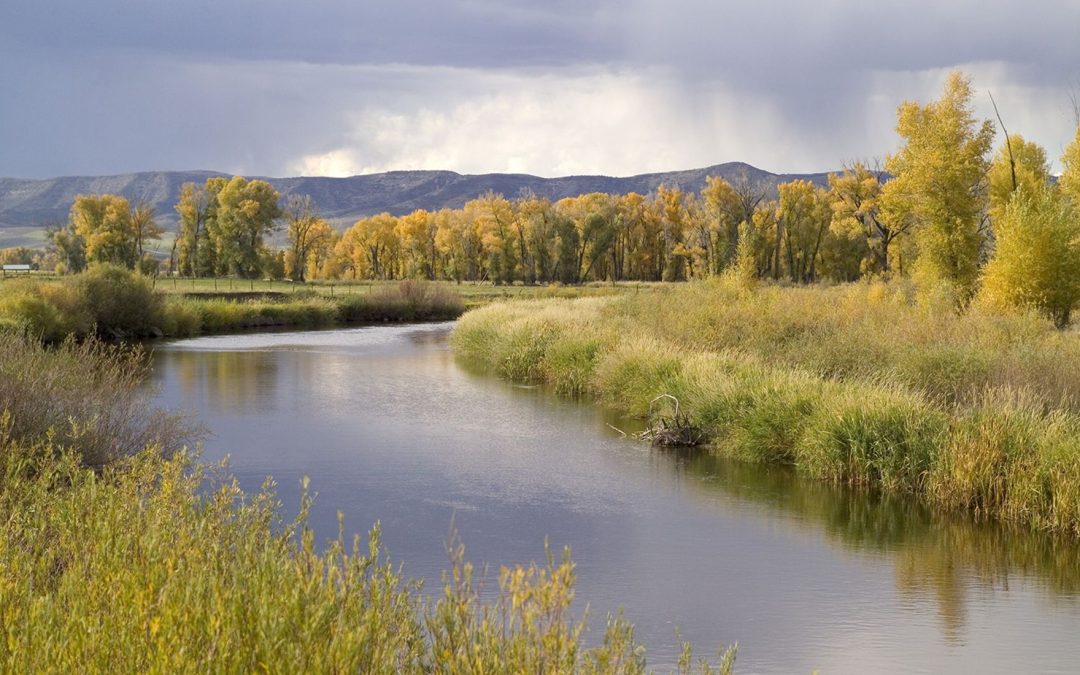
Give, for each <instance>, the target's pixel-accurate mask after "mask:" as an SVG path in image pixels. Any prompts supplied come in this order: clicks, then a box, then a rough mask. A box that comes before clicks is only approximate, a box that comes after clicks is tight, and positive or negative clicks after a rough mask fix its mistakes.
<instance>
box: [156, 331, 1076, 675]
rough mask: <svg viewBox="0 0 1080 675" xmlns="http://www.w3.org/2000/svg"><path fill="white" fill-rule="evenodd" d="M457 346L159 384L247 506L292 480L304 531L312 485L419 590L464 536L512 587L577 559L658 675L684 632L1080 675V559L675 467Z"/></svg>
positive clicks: (721, 469)
mask: <svg viewBox="0 0 1080 675" xmlns="http://www.w3.org/2000/svg"><path fill="white" fill-rule="evenodd" d="M450 328H451V326H450V324H434V325H423V326H394V327H374V328H358V329H348V330H334V331H324V332H305V333H273V334H256V335H243V336H223V337H205V338H197V339H191V340H182V341H176V342H170V343H161V344H157V345H155V347H154V362H155V369H154V384H155V385H156V386H157V388H158V391H159V393H158V398H159V400H160V402H161V403H162V404H164V405H166V406H169V407H175V408H182V409H186V410H189V411H191V412H192V413H194V414H195V415H196V416H197V417H198V418H199V420H200V421H201V422H202V423H203V424H205V425H206V426H207V427H208V428H209V430H210V431H211V432H212V436H211V437H210V438H209V439H208V440H207V442H206V448H205V453H204V457H206V458H207V459H211V460H212V459H219V458H221V457H224V456H226V455H228V456H229V457H230V465H231V469H232V471H233V472H234V473H235V474H236V475H237V477H238V478H239V480H240V481H241V483H242V485H243V486H244V487H245V488H246V489H249V490H256V489H258V487H259V486H260V485H261V484H262V482H263V481H264V479H265V478H266V477H267V476H273V477H274V479H275V480H276V481H277V483H278V492H279V495H280V497H281V499H282V501H283V502H284V504H285V505H286V507H287V509H288V510H289V511H290V512H292V513H295V510H296V506H297V504H298V502H299V491H300V488H299V485H300V481H301V479H302V477H303V476H304V475H307V476H310V478H311V486H312V489H313V490H314V491H315V492H317V493H318V496H317V499H316V502H315V507H314V510H313V515H312V524H313V526H314V527H315V530H316V533H317V535H318V536H319V537H320V538H322V539H326V538H330V537H333V536H336V534H337V512H338V511H341V512H343V513H344V515H345V522H346V527H347V529H349V530H350V531H352V532H361V533H363V532H366V531H367V530H368V529H369V528H370V527H371V525H372V524H373V523H374V522H376V521H380V522H381V523H382V528H383V541H384V543H385V545H386V548H387V549H388V550H389V553H390V556H391V558H392V559H393V560H395V561H397V562H401V563H404V566H405V570H406V573H407V574H408V575H410V576H412V577H424V578H427V579H429V580H430V581H429V583H437V582H438V579H439V575H440V572H441V571H442V570H443V569H445V568H446V566H447V556H446V552H445V541H446V538H447V534H448V532H449V530H450V526H451V523H452V522H453V523H454V525H455V526H456V528H457V529H458V531H459V532H460V534H461V537H462V539H463V540H464V542H465V545H466V549H467V551H466V552H467V556H468V557H469V559H471V560H473V561H474V562H476V563H487V564H489V565H490V568H491V570H493V571H492V573H491V576H492V577H494V575H495V570H497V569H498V566H499V565H503V564H513V563H518V562H528V561H531V560H542V559H543V557H544V541H545V538H546V539H547V540H548V541H549V542H550V544H551V548H552V549H553V550H555V551H559V550H561V549H562V547H563V546H570V547H571V549H572V552H573V557H574V561H575V562H576V563H577V566H578V567H577V571H578V579H579V583H578V593H577V601H576V603H575V605H576V606H577V608H578V611H581V610H582V609H583V608H584V607H585V605H586V604H587V605H588V607H589V616H590V625H591V626H592V630H591V632H590V634H589V635H590V636H591V639H593V640H595V639H598V638H599V637H600V636H601V635H602V632H603V626H604V617H605V615H606V614H607V613H608V612H610V611H614V610H616V609H617V608H618V607H620V606H621V607H622V608H623V609H624V612H625V615H626V617H627V618H628V619H630V620H631V621H633V623H634V624H635V625H636V627H637V637H638V639H639V640H641V641H643V642H644V643H645V644H646V645H647V647H648V657H649V663H650V665H651V666H654V667H659V668H662V669H666V667H668V666H669V665H671V664H672V663H673V662H674V659H675V658H676V652H677V644H678V639H677V637H676V632H677V631H678V633H679V634H680V635H681V636H682V637H683V638H685V639H689V640H692V641H693V642H694V645H695V647H696V648H697V650H698V651H699V652H712V651H713V650H714V649H715V648H716V647H718V646H719V645H720V644H721V643H731V642H735V641H738V642H739V656H738V668H737V670H738V671H739V672H742V673H758V672H760V673H794V672H809V671H811V670H813V669H818V670H820V671H821V672H822V673H886V672H895V673H911V672H935V673H936V672H946V671H952V672H957V673H959V672H1002V673H1005V672H1061V673H1075V672H1080V550H1078V548H1077V547H1076V546H1075V545H1073V544H1072V543H1071V542H1065V541H1060V540H1059V541H1055V540H1054V539H1051V538H1046V537H1039V536H1032V535H1028V534H1018V533H1016V532H1005V531H1003V530H1002V529H1000V528H997V527H991V526H985V525H981V526H980V525H976V524H973V523H971V522H969V521H967V520H963V519H945V518H942V517H935V516H934V515H932V514H930V513H928V512H926V511H924V510H922V509H920V508H918V507H917V506H915V505H913V504H911V503H910V502H909V501H908V500H886V499H881V498H874V497H870V496H866V495H856V494H852V493H850V492H848V491H843V490H836V489H831V488H827V487H824V486H821V485H818V484H816V483H813V482H808V481H803V480H799V479H796V478H795V477H794V476H792V475H791V474H790V472H788V471H786V470H783V469H778V468H775V467H774V468H767V467H757V466H748V465H744V464H739V463H733V462H728V461H723V460H719V459H716V458H712V457H707V456H702V455H701V454H683V455H680V454H676V453H670V452H662V451H656V450H652V449H650V448H649V447H648V446H647V445H645V444H642V443H639V442H636V441H632V440H627V439H625V438H623V437H622V436H621V435H620V434H619V432H617V431H615V430H613V429H612V428H611V427H610V426H608V425H609V424H611V425H614V426H617V427H621V428H624V429H628V427H629V426H630V425H631V424H632V422H630V421H626V420H619V419H617V418H614V417H612V416H610V415H609V414H607V413H605V412H603V411H601V410H599V409H598V408H597V407H595V406H593V405H590V404H582V403H574V402H570V401H565V400H560V399H558V398H555V397H554V396H552V395H550V394H548V393H547V392H544V391H542V390H540V389H535V388H525V387H518V386H514V385H511V384H508V383H506V382H503V381H500V380H498V379H495V378H493V377H490V376H485V375H482V374H475V373H471V372H470V371H468V370H467V369H465V368H464V367H462V365H461V364H459V363H457V362H456V361H455V359H454V357H453V355H452V354H451V352H450V351H449V347H448V344H447V338H448V335H449V331H450ZM491 583H494V579H492V581H491Z"/></svg>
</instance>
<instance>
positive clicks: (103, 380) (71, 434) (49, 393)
mask: <svg viewBox="0 0 1080 675" xmlns="http://www.w3.org/2000/svg"><path fill="white" fill-rule="evenodd" d="M145 368H146V361H145V357H144V355H143V354H142V353H141V352H140V351H139V350H137V349H125V348H121V347H114V346H108V345H104V344H101V343H99V342H96V341H94V340H88V341H86V342H84V343H82V344H76V343H74V342H72V341H70V340H69V341H65V342H63V343H62V344H60V345H58V346H56V347H51V348H48V347H45V346H43V345H42V344H41V343H40V342H39V341H37V340H35V339H32V338H27V337H21V336H17V335H11V334H6V335H5V334H0V413H7V414H8V415H9V428H8V429H7V430H6V432H7V436H8V437H9V438H11V439H13V440H15V441H19V442H23V441H26V442H35V441H39V440H41V439H44V438H46V437H49V438H51V439H52V441H53V443H54V444H55V445H56V446H57V447H58V448H67V449H74V450H77V451H78V452H79V453H80V455H81V456H82V457H83V459H84V460H85V461H86V462H87V463H88V464H92V465H101V464H103V463H105V462H108V461H110V460H112V459H115V458H117V457H123V456H127V455H131V454H134V453H136V452H138V451H140V450H142V449H143V448H146V447H148V446H154V447H157V448H159V449H160V450H161V451H162V452H164V453H171V452H174V451H176V450H178V449H180V448H181V447H183V446H184V445H187V444H190V443H191V442H193V441H194V440H196V439H197V437H198V433H197V430H195V429H193V428H192V427H191V426H190V425H189V424H187V423H186V422H185V421H184V420H183V419H182V418H181V417H179V416H177V415H173V414H168V413H165V412H163V411H160V410H155V409H154V408H153V406H151V405H150V402H149V394H148V393H147V392H146V390H145V389H144V388H143V387H142V386H141V383H142V379H143V376H144V373H145Z"/></svg>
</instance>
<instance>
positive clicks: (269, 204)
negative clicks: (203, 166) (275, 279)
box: [207, 176, 281, 278]
mask: <svg viewBox="0 0 1080 675" xmlns="http://www.w3.org/2000/svg"><path fill="white" fill-rule="evenodd" d="M211 180H213V179H211ZM207 186H208V188H209V189H211V192H213V191H214V187H212V186H211V184H210V182H209V181H208V183H207ZM215 187H216V186H215ZM280 198H281V195H280V194H279V193H278V191H277V190H275V189H274V187H273V186H272V185H270V184H269V183H267V182H266V181H262V180H251V181H249V180H247V179H246V178H243V177H242V176H235V177H233V178H232V179H231V180H229V181H228V182H227V183H225V184H224V185H223V186H221V188H220V191H219V192H217V198H216V200H215V205H216V209H214V210H213V212H212V213H211V217H210V219H209V220H208V222H207V234H208V235H209V238H210V240H211V241H212V242H213V244H214V248H215V258H216V260H215V264H216V268H217V273H218V274H236V275H239V276H242V277H247V278H253V277H256V276H258V275H259V272H260V271H261V270H260V264H259V263H260V255H261V254H262V253H263V249H264V248H265V238H266V236H267V235H269V234H270V233H271V232H272V231H273V230H274V227H275V225H276V221H277V219H278V218H279V217H280V216H281V207H280V206H279V205H278V200H279V199H280Z"/></svg>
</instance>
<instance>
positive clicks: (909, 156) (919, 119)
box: [882, 71, 994, 302]
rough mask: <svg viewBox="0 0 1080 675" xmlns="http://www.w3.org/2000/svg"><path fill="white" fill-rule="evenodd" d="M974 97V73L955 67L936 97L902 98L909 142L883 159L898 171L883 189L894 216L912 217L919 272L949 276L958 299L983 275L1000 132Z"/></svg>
mask: <svg viewBox="0 0 1080 675" xmlns="http://www.w3.org/2000/svg"><path fill="white" fill-rule="evenodd" d="M971 99H972V88H971V81H970V80H969V79H968V78H967V77H965V76H964V75H963V74H961V73H960V72H958V71H956V72H953V73H951V74H950V75H949V77H948V79H947V81H946V83H945V90H944V92H943V94H942V97H941V98H940V99H938V100H937V101H933V102H931V103H928V104H927V105H925V106H923V105H919V104H918V103H914V102H910V101H909V102H906V103H903V104H901V105H900V107H899V109H898V110H897V125H896V130H897V132H898V133H899V134H900V136H901V138H903V139H904V145H903V147H902V148H901V149H900V151H899V152H897V153H896V154H895V155H891V156H889V157H888V158H887V159H886V160H885V168H886V170H887V171H888V172H889V173H891V174H892V175H893V179H892V180H890V181H889V182H887V183H886V184H885V186H884V188H883V190H882V192H883V195H882V200H883V205H884V208H885V210H886V212H888V213H889V216H888V217H889V219H890V221H891V222H893V223H896V222H901V221H902V220H903V219H905V218H908V217H910V218H912V219H913V220H914V223H913V227H914V235H915V240H916V244H917V247H918V260H917V261H916V271H917V274H918V275H919V278H920V279H921V280H922V281H923V282H925V283H926V284H927V285H936V284H939V283H944V284H946V285H947V286H949V287H950V288H951V289H952V290H953V292H954V293H955V294H956V297H957V299H958V300H959V301H960V302H966V300H967V299H968V298H970V297H971V294H972V293H973V292H974V290H975V285H976V283H977V281H978V275H979V268H978V264H979V255H980V251H981V248H982V244H983V233H982V232H981V230H980V225H981V223H982V219H983V215H984V212H985V208H986V173H987V168H988V161H987V155H988V153H989V151H990V146H991V143H992V142H993V138H994V127H993V125H992V124H991V122H990V121H989V120H984V121H982V122H980V121H979V120H977V119H975V115H974V113H973V111H972V107H971Z"/></svg>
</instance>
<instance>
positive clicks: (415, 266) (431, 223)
mask: <svg viewBox="0 0 1080 675" xmlns="http://www.w3.org/2000/svg"><path fill="white" fill-rule="evenodd" d="M437 234H438V222H437V219H436V218H435V214H433V213H430V212H428V211H425V210H423V209H417V210H416V211H413V212H412V213H410V214H408V215H406V216H402V217H400V218H398V223H397V235H398V238H399V239H400V240H401V251H402V256H403V257H404V264H405V270H404V271H403V275H404V276H406V277H413V278H424V279H434V278H435V271H436V266H437V263H436V258H437V256H438V249H437V247H436V245H435V239H436V235H437Z"/></svg>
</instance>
